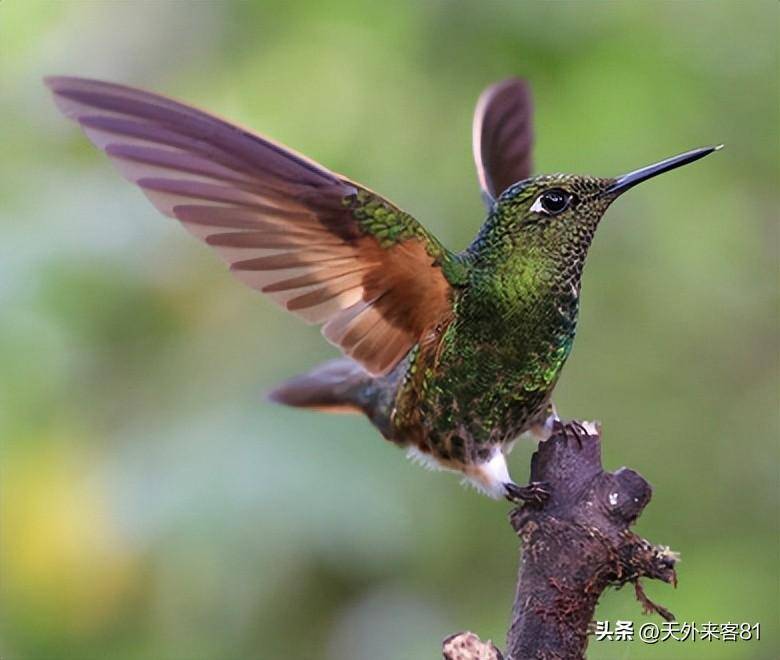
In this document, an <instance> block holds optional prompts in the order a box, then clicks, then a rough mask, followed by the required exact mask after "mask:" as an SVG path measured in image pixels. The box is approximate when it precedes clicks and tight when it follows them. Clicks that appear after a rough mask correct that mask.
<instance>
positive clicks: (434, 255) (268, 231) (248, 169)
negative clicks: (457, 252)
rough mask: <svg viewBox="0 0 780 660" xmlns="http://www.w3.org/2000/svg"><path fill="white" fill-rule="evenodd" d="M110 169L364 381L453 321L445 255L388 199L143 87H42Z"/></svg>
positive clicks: (55, 81) (80, 83)
mask: <svg viewBox="0 0 780 660" xmlns="http://www.w3.org/2000/svg"><path fill="white" fill-rule="evenodd" d="M46 83H47V85H48V86H49V87H50V88H51V90H52V91H53V93H54V97H55V100H56V102H57V105H58V106H59V108H60V109H61V110H62V111H63V112H64V113H65V114H66V115H67V116H68V117H70V118H72V119H74V120H75V121H77V122H78V123H79V124H80V125H81V127H82V128H83V130H84V132H85V133H86V134H87V136H88V137H89V138H90V139H91V140H92V142H94V143H95V144H96V145H97V146H98V147H100V148H101V149H103V150H104V151H105V152H106V153H107V154H108V155H109V156H110V157H111V159H112V160H113V161H114V163H115V164H116V165H117V166H118V168H119V170H120V171H121V172H122V174H123V175H124V176H125V177H126V178H128V179H129V180H130V181H133V182H135V183H136V184H138V186H139V187H140V188H141V189H142V190H143V192H144V193H145V194H146V196H147V197H149V199H150V200H151V201H152V203H153V204H154V205H155V206H156V207H157V208H158V209H159V210H160V211H162V212H163V213H164V214H166V215H168V216H171V217H173V218H176V219H178V220H180V221H181V222H182V224H183V225H184V226H185V227H186V228H187V229H188V230H189V231H190V232H191V233H193V234H194V235H195V236H197V237H198V238H200V239H201V240H203V241H204V242H205V243H206V244H208V245H210V246H211V247H213V248H214V249H215V250H216V251H217V252H218V253H219V255H220V256H221V257H222V258H223V259H224V260H225V261H226V262H227V263H228V264H230V269H231V271H232V272H233V273H234V274H235V275H236V276H237V277H238V278H239V279H240V280H242V281H244V282H246V283H247V284H248V285H249V286H251V287H254V288H256V289H259V290H261V291H263V292H264V293H267V294H268V295H269V296H271V298H273V299H274V300H275V301H276V302H278V303H280V304H281V305H282V306H284V307H285V308H286V309H288V310H290V311H291V312H293V313H294V314H297V315H298V316H300V317H301V318H303V319H305V320H306V321H308V322H310V323H320V324H324V325H323V328H322V331H323V334H324V335H325V337H326V338H327V339H328V340H329V341H331V342H332V343H334V344H336V345H337V346H339V347H340V348H341V349H342V351H343V352H344V353H345V354H346V355H349V356H350V357H351V358H353V359H354V360H356V361H357V362H359V363H360V364H361V365H363V366H364V367H365V368H366V369H367V370H368V371H369V372H370V373H372V374H375V375H380V374H384V373H387V372H388V371H390V370H391V369H392V368H393V367H394V366H395V365H396V364H397V363H398V361H399V360H400V359H401V358H402V357H403V356H404V355H405V354H406V353H407V352H408V351H409V349H410V348H411V347H412V346H414V344H416V343H417V342H419V341H420V340H422V339H424V338H425V337H426V335H427V333H430V332H431V331H432V330H433V329H434V328H435V327H436V326H438V325H439V324H441V323H442V322H443V321H445V320H446V319H447V318H448V317H449V315H450V313H451V308H452V307H451V294H452V288H451V285H450V282H449V281H448V279H447V276H446V274H445V270H447V269H448V268H452V269H455V270H457V267H458V264H457V262H456V260H455V257H453V255H452V254H451V253H450V252H448V251H447V250H445V249H444V248H443V247H442V245H441V244H440V243H439V242H438V241H437V240H436V239H435V238H434V237H433V236H432V235H430V234H429V233H428V232H427V231H426V230H425V229H424V228H423V227H422V226H421V225H420V224H419V223H418V222H417V221H416V220H415V219H414V218H412V217H411V216H409V215H408V214H406V213H404V212H403V211H401V210H400V209H398V208H397V207H396V206H394V205H393V204H391V203H390V202H389V201H387V200H386V199H384V198H382V197H380V196H379V195H377V194H375V193H373V192H371V191H370V190H367V189H366V188H364V187H362V186H360V185H358V184H356V183H353V182H352V181H349V180H348V179H346V178H344V177H341V176H339V175H338V174H335V173H333V172H330V171H329V170H327V169H325V168H324V167H322V166H321V165H318V164H317V163H315V162H313V161H311V160H309V159H307V158H305V157H303V156H301V155H299V154H296V153H295V152H293V151H291V150H289V149H287V148H285V147H283V146H281V145H279V144H276V143H274V142H272V141H270V140H268V139H266V138H264V137H261V136H259V135H256V134H254V133H251V132H249V131H247V130H244V129H242V128H239V127H237V126H235V125H233V124H230V123H228V122H226V121H223V120H221V119H219V118H217V117H214V116H212V115H209V114H206V113H204V112H201V111H199V110H196V109H194V108H192V107H190V106H187V105H184V104H181V103H178V102H176V101H172V100H170V99H167V98H164V97H161V96H157V95H155V94H150V93H148V92H144V91H140V90H136V89H132V88H128V87H124V86H120V85H114V84H110V83H104V82H98V81H93V80H85V79H80V78H68V77H54V78H48V79H47V80H46Z"/></svg>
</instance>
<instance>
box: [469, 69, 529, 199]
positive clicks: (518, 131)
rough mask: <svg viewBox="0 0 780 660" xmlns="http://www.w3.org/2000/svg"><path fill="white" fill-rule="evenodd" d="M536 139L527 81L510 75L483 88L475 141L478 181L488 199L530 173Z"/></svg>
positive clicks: (473, 140)
mask: <svg viewBox="0 0 780 660" xmlns="http://www.w3.org/2000/svg"><path fill="white" fill-rule="evenodd" d="M533 141H534V135H533V104H532V101H531V90H530V88H529V86H528V83H526V82H525V81H524V80H521V79H519V78H510V79H508V80H504V81H502V82H500V83H496V84H495V85H491V86H490V87H488V88H487V89H486V90H485V91H484V92H482V94H481V95H480V97H479V101H477V108H476V110H475V112H474V125H473V133H472V145H473V150H474V162H475V163H476V165H477V176H478V178H479V185H480V186H481V188H482V194H483V195H484V196H485V198H486V200H487V201H488V203H491V202H492V200H494V199H495V198H496V197H498V196H499V195H500V194H501V193H502V192H504V190H506V189H507V188H508V187H509V186H511V185H512V184H513V183H517V182H518V181H522V180H523V179H527V178H528V177H529V176H531V168H532V151H533Z"/></svg>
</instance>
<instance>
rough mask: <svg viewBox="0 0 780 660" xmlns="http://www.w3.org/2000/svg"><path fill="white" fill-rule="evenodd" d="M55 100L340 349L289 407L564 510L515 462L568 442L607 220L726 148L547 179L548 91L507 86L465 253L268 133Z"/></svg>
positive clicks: (70, 84)
mask: <svg viewBox="0 0 780 660" xmlns="http://www.w3.org/2000/svg"><path fill="white" fill-rule="evenodd" d="M45 82H46V84H47V86H48V87H49V88H50V90H51V91H52V93H53V95H54V100H55V102H56V104H57V106H58V107H59V109H60V110H61V111H62V112H63V113H64V114H65V115H66V116H67V117H69V118H71V119H72V120H74V121H75V122H77V123H78V124H79V125H80V127H81V128H82V129H83V131H84V133H85V134H86V136H87V137H88V138H89V139H90V140H91V141H92V142H93V143H94V144H95V145H97V146H98V147H99V148H100V149H102V150H103V151H104V152H105V153H106V154H107V155H108V156H109V157H110V159H111V160H112V161H113V162H114V164H115V165H116V166H117V167H118V169H119V171H120V173H121V174H122V175H124V177H126V178H127V179H129V180H130V181H131V182H134V183H135V184H136V185H137V186H139V187H140V189H141V190H142V191H143V192H144V193H145V195H146V196H147V197H148V198H149V199H150V201H151V202H152V204H154V206H156V207H157V209H159V210H160V211H161V212H162V213H163V214H165V215H167V216H170V217H172V218H174V219H176V220H178V221H179V222H180V223H181V224H182V225H183V226H184V228H185V229H187V230H188V231H189V232H190V233H191V234H193V235H194V236H195V237H197V238H198V239H200V240H201V241H203V242H204V243H205V244H206V245H208V246H209V247H210V248H212V249H213V250H214V251H215V252H216V253H217V255H218V256H219V257H221V258H222V259H223V260H224V261H225V262H227V264H228V265H229V268H230V271H231V272H232V273H233V275H235V276H236V277H237V278H238V279H239V280H241V281H242V282H244V283H245V284H247V285H249V286H250V287H252V288H254V289H257V290H259V291H261V292H262V293H265V294H266V295H267V296H268V297H269V298H271V300H273V301H275V302H276V303H278V304H279V305H281V306H282V307H283V308H285V309H287V310H288V311H290V312H292V313H293V314H295V315H296V316H298V317H300V318H302V319H303V320H304V321H306V322H308V323H312V324H318V325H320V326H322V334H323V335H324V336H325V338H326V339H327V340H328V341H329V342H331V343H332V344H334V345H335V346H337V347H338V348H339V349H340V350H341V352H342V354H343V356H342V357H340V358H337V359H334V360H330V361H328V362H326V363H324V364H322V365H320V366H317V367H315V368H314V369H312V370H311V371H309V372H308V373H305V374H303V375H300V376H297V377H293V378H292V379H290V380H288V381H287V382H285V383H283V384H281V385H280V386H279V387H277V388H276V389H274V390H273V391H272V392H271V394H270V399H271V400H273V401H275V402H278V403H281V404H286V405H289V406H296V407H301V408H309V409H312V410H318V411H324V412H333V413H340V412H349V413H358V414H362V415H365V416H366V417H367V418H368V419H369V420H370V421H371V422H372V423H373V425H374V426H375V427H376V428H377V429H378V430H379V432H380V433H381V435H382V436H384V438H386V439H387V440H389V441H390V442H392V443H395V444H396V445H398V446H399V447H401V448H404V449H406V451H407V453H408V455H409V456H410V457H411V458H413V459H416V460H417V461H419V462H422V463H423V464H424V465H426V466H427V467H430V468H435V469H442V470H448V471H452V472H455V473H459V474H460V475H462V476H463V477H464V478H465V481H466V482H468V483H470V484H472V485H473V486H475V487H476V488H477V489H478V490H479V491H481V492H483V493H485V494H486V495H488V496H490V497H493V498H496V499H498V498H502V497H506V498H508V499H509V500H511V501H515V502H536V503H539V502H540V501H543V500H544V498H545V497H546V496H547V495H548V494H549V493H548V491H547V488H546V485H545V484H540V483H531V484H528V485H525V486H521V485H518V484H517V483H515V482H514V481H513V480H512V479H511V477H510V475H509V471H508V468H507V462H506V456H507V454H508V452H509V451H510V450H511V448H512V446H513V444H514V443H515V441H516V440H517V439H518V437H520V436H521V435H523V434H526V435H531V436H534V437H536V438H538V439H544V438H545V437H549V435H550V433H551V432H552V431H553V430H554V429H555V428H556V424H560V423H561V422H560V419H559V417H558V415H557V412H556V409H555V406H554V404H553V402H552V398H551V397H552V393H553V390H554V388H555V386H556V383H557V382H558V378H559V376H560V374H561V370H562V368H563V365H564V364H565V362H566V360H567V358H568V357H569V354H570V352H571V350H572V344H573V342H574V336H575V331H576V326H577V316H578V311H579V304H580V286H581V276H582V271H583V266H584V264H585V259H586V255H587V253H588V249H589V247H590V244H591V241H592V240H593V236H594V233H595V231H596V228H597V227H598V225H599V222H600V221H601V218H602V216H603V215H604V213H605V212H606V210H607V208H608V207H609V206H610V205H611V204H612V202H614V201H615V200H616V199H617V198H618V197H619V196H620V195H622V194H623V193H624V192H625V191H627V190H629V189H631V188H633V187H634V186H635V185H637V184H639V183H641V182H643V181H647V180H648V179H650V178H652V177H655V176H656V175H658V174H661V173H663V172H667V171H669V170H672V169H675V168H677V167H680V166H682V165H686V164H688V163H692V162H693V161H696V160H698V159H700V158H702V157H704V156H706V155H708V154H710V153H712V152H713V151H716V150H717V149H719V148H720V147H721V146H722V145H720V146H717V147H705V148H700V149H694V150H692V151H688V152H685V153H682V154H680V155H677V156H674V157H672V158H668V159H666V160H662V161H660V162H657V163H655V164H653V165H649V166H647V167H643V168H641V169H637V170H634V171H632V172H629V173H628V174H623V175H622V176H618V177H614V178H611V177H606V178H602V177H594V176H579V175H573V174H544V175H534V174H533V173H532V149H533V142H534V138H533V125H532V120H533V109H532V99H531V92H530V88H529V85H528V83H527V82H526V81H524V80H522V79H519V78H511V79H508V80H504V81H502V82H499V83H497V84H494V85H493V86H491V87H488V88H487V89H486V90H485V91H484V92H483V93H482V94H481V96H480V97H479V100H478V102H477V106H476V112H475V115H474V121H473V129H472V146H473V155H474V160H475V163H476V169H477V179H478V183H479V187H480V188H481V192H482V197H483V199H484V201H485V204H486V206H487V217H486V219H485V221H484V223H483V224H482V227H481V228H480V229H479V231H478V233H477V235H476V237H475V238H474V240H473V241H472V243H471V244H470V245H469V246H468V247H467V248H466V249H465V250H463V251H461V252H454V251H451V250H449V249H447V248H446V247H445V246H444V245H443V244H442V243H441V242H440V241H439V240H438V239H437V238H436V237H435V236H434V235H433V234H432V233H431V232H429V231H428V230H427V229H426V228H425V227H424V226H423V225H422V224H421V223H420V222H418V221H417V220H416V219H415V218H414V217H413V216H412V215H410V214H409V213H407V212H406V211H404V210H402V209H401V208H400V207H398V206H397V205H396V204H394V203H393V202H391V201H390V200H388V199H387V198H386V197H384V196H382V195H380V194H378V193H376V192H374V191H372V190H370V189H369V188H367V187H365V186H363V185H361V184H359V183H356V182H355V181H352V180H350V179H348V178H347V177H345V176H342V175H340V174H337V173H335V172H333V171H331V170H329V169H327V168H326V167H324V166H322V165H320V164H318V163H316V162H314V161H313V160H311V159H309V158H306V157H305V156H303V155H301V154H299V153H296V152H295V151H293V150H292V149H289V148H287V147H285V146H283V145H281V144H279V143H277V142H274V141H272V140H271V139H269V138H267V137H264V136H262V135H260V134H258V133H255V132H252V131H250V130H247V129H245V128H241V127H239V126H237V125H235V124H233V123H230V122H227V121H225V120H223V119H221V118H218V117H216V116H214V115H212V114H208V113H206V112H203V111H201V110H198V109H195V108H194V107H192V106H190V105H187V104H184V103H180V102H178V101H174V100H172V99H170V98H167V97H163V96H160V95H157V94H153V93H149V92H146V91H142V90H140V89H134V88H131V87H126V86H122V85H117V84H113V83H108V82H100V81H96V80H89V79H84V78H75V77H64V76H63V77H59V76H58V77H50V78H46V80H45Z"/></svg>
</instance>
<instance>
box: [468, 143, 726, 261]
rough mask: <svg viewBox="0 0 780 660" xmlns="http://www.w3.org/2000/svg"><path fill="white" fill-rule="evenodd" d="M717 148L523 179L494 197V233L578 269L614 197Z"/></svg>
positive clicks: (506, 241)
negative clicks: (614, 170)
mask: <svg viewBox="0 0 780 660" xmlns="http://www.w3.org/2000/svg"><path fill="white" fill-rule="evenodd" d="M717 149H720V146H718V147H705V148H702V149H694V150H693V151H688V152H686V153H684V154H680V155H679V156H674V157H672V158H667V159H666V160H663V161H660V162H658V163H654V164H653V165H648V166H647V167H643V168H641V169H638V170H635V171H633V172H629V173H628V174H624V175H622V176H619V177H616V178H599V177H592V176H578V175H574V174H546V175H540V176H535V177H531V178H528V179H525V180H523V181H519V182H517V183H515V184H513V185H511V186H510V187H509V188H507V189H506V190H505V191H504V192H503V193H501V195H499V196H498V198H497V199H496V201H495V202H494V204H493V209H492V212H491V220H492V222H490V221H489V223H488V224H489V225H490V229H491V231H490V234H491V236H490V239H492V241H497V242H503V243H504V244H505V245H508V244H511V245H512V246H513V248H514V249H520V250H523V251H532V252H538V253H541V254H542V255H546V256H548V257H552V258H554V260H555V261H556V262H557V263H558V264H559V266H560V267H566V268H567V269H569V268H574V269H576V270H577V272H579V271H580V269H581V267H582V264H583V262H584V259H585V254H586V253H587V250H588V247H589V246H590V243H591V241H592V240H593V235H594V233H595V231H596V227H597V226H598V224H599V222H600V220H601V218H602V216H603V215H604V213H605V211H606V210H607V208H608V207H609V205H610V204H612V202H613V201H615V199H617V198H618V197H619V196H620V195H622V194H623V193H624V192H625V191H626V190H629V189H630V188H633V187H634V186H635V185H637V184H639V183H641V182H643V181H647V180H648V179H651V178H652V177H654V176H657V175H658V174H662V173H663V172H668V171H670V170H672V169H675V168H677V167H680V166H682V165H686V164H688V163H692V162H693V161H695V160H698V159H699V158H702V157H704V156H706V155H708V154H710V153H712V152H713V151H716V150H717ZM483 238H488V237H487V236H483Z"/></svg>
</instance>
